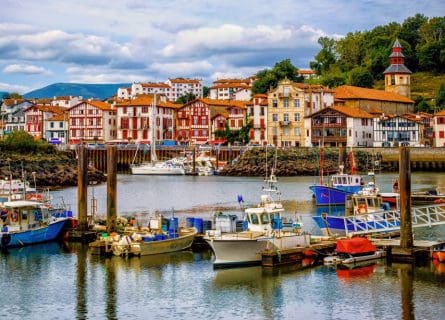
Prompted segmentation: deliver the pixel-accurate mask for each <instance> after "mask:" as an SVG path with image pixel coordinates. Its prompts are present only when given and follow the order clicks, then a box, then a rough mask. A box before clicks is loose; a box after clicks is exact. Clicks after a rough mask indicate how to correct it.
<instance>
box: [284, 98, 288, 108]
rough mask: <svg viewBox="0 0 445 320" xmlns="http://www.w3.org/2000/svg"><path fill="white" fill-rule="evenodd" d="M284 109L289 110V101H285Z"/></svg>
mask: <svg viewBox="0 0 445 320" xmlns="http://www.w3.org/2000/svg"><path fill="white" fill-rule="evenodd" d="M283 108H289V99H283Z"/></svg>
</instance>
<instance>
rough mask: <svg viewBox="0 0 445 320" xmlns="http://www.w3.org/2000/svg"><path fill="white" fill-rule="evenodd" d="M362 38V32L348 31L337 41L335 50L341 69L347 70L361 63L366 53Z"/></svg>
mask: <svg viewBox="0 0 445 320" xmlns="http://www.w3.org/2000/svg"><path fill="white" fill-rule="evenodd" d="M364 39H365V37H364V34H363V33H362V32H355V33H348V34H347V35H346V37H344V38H342V39H339V40H338V41H337V43H336V45H335V50H336V52H337V53H338V55H339V57H340V58H339V60H338V64H339V65H340V68H341V69H342V71H348V70H351V69H353V68H355V67H357V66H362V65H363V61H364V57H365V54H366V51H365V50H366V46H365V43H364Z"/></svg>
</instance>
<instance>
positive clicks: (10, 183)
mask: <svg viewBox="0 0 445 320" xmlns="http://www.w3.org/2000/svg"><path fill="white" fill-rule="evenodd" d="M8 167H9V199H11V198H12V171H11V161H10V160H9V159H8Z"/></svg>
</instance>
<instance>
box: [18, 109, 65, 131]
mask: <svg viewBox="0 0 445 320" xmlns="http://www.w3.org/2000/svg"><path fill="white" fill-rule="evenodd" d="M62 112H63V111H62V108H60V107H56V106H48V105H32V106H30V107H28V108H26V109H25V110H24V115H25V131H26V132H28V133H29V134H30V135H32V136H33V137H35V138H39V139H45V138H46V132H45V129H46V123H47V121H48V119H50V118H52V117H54V116H55V115H58V114H61V113H62Z"/></svg>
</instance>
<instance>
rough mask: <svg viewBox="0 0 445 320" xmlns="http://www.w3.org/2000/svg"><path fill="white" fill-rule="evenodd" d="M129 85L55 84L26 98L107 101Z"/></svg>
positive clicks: (29, 93) (31, 93)
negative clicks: (119, 89)
mask: <svg viewBox="0 0 445 320" xmlns="http://www.w3.org/2000/svg"><path fill="white" fill-rule="evenodd" d="M129 86H131V84H129V83H110V84H86V83H53V84H51V85H49V86H46V87H44V88H41V89H37V90H34V91H31V92H28V93H26V94H24V95H23V97H24V98H27V99H30V98H52V97H54V96H82V97H83V98H85V99H86V98H96V99H101V100H103V99H106V98H109V97H111V96H113V95H115V94H116V93H117V89H118V88H122V87H129Z"/></svg>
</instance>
